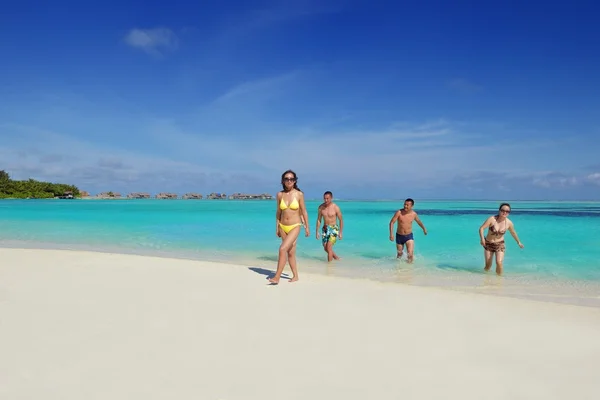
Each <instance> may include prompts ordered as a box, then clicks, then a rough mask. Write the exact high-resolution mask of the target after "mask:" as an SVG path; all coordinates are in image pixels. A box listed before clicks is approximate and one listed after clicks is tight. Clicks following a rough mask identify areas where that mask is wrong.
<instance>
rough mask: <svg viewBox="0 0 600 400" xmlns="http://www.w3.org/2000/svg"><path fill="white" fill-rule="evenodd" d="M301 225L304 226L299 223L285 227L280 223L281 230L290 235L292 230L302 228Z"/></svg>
mask: <svg viewBox="0 0 600 400" xmlns="http://www.w3.org/2000/svg"><path fill="white" fill-rule="evenodd" d="M300 225H302V224H301V223H300V222H298V223H297V224H293V225H283V224H282V223H281V222H280V223H279V226H280V227H281V229H283V231H284V232H285V233H290V231H291V230H292V229H294V228H295V227H297V226H300Z"/></svg>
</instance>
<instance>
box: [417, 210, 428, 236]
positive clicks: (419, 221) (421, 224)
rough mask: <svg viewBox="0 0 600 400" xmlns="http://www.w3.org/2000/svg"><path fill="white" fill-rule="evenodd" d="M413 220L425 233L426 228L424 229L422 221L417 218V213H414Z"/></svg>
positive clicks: (425, 233)
mask: <svg viewBox="0 0 600 400" xmlns="http://www.w3.org/2000/svg"><path fill="white" fill-rule="evenodd" d="M415 214H416V213H415ZM415 222H416V223H417V224H418V225H419V226H420V227H421V229H423V234H424V235H427V229H425V225H423V223H422V222H421V220H420V219H419V215H415Z"/></svg>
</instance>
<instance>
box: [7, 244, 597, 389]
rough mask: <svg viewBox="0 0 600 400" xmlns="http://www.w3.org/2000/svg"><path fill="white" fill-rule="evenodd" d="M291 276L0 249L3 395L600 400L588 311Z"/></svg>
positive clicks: (593, 317) (593, 314) (593, 324)
mask: <svg viewBox="0 0 600 400" xmlns="http://www.w3.org/2000/svg"><path fill="white" fill-rule="evenodd" d="M300 271H301V276H300V279H301V280H300V281H299V282H298V283H293V284H292V283H288V282H287V281H286V280H284V279H282V281H281V284H280V285H279V286H269V285H267V282H266V280H265V275H263V273H265V271H260V270H259V271H254V270H251V269H249V268H248V267H244V266H236V265H225V264H214V263H208V262H199V261H188V260H174V259H161V258H154V257H142V256H132V255H118V254H103V253H91V252H71V251H55V250H19V249H3V248H0V399H6V400H13V399H14V400H17V399H19V400H24V399H40V400H42V399H43V400H54V399H56V400H71V399H72V400H84V399H85V400H93V399H103V400H104V399H106V400H108V399H110V400H117V399H127V400H134V399H143V400H151V399H178V400H183V399H202V400H204V399H206V400H211V399H215V400H218V399H222V400H234V399H257V400H259V399H260V400H268V399H277V400H281V399H344V400H347V399H439V398H449V399H478V400H479V399H486V400H491V399H511V400H513V399H528V400H529V399H535V398H543V399H546V400H547V399H566V398H573V399H578V400H582V399H590V400H591V399H597V398H599V397H600V380H599V379H598V370H599V369H600V340H599V339H598V334H599V333H600V309H598V308H591V307H579V306H571V305H561V304H553V303H543V302H535V301H530V300H521V299H513V298H503V297H495V296H486V295H479V294H472V293H459V292H454V291H446V290H442V289H435V288H424V287H413V286H408V285H402V284H383V283H377V282H371V281H365V280H354V279H343V278H333V277H327V276H320V275H308V274H302V266H301V265H300ZM286 272H289V270H286Z"/></svg>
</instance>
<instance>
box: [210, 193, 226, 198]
mask: <svg viewBox="0 0 600 400" xmlns="http://www.w3.org/2000/svg"><path fill="white" fill-rule="evenodd" d="M206 198H207V199H209V200H225V199H227V195H226V194H225V193H211V194H209V195H208V196H206Z"/></svg>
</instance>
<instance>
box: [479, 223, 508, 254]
mask: <svg viewBox="0 0 600 400" xmlns="http://www.w3.org/2000/svg"><path fill="white" fill-rule="evenodd" d="M496 218H498V217H496ZM506 225H507V222H506V220H504V230H503V231H499V230H497V229H496V226H495V225H493V224H492V225H490V228H489V230H488V233H489V234H491V235H493V236H502V235H504V234H505V233H506ZM483 248H484V249H486V250H487V251H489V252H490V253H499V252H503V251H504V250H506V246H505V245H504V240H500V241H499V242H490V241H488V240H487V239H485V246H483Z"/></svg>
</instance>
